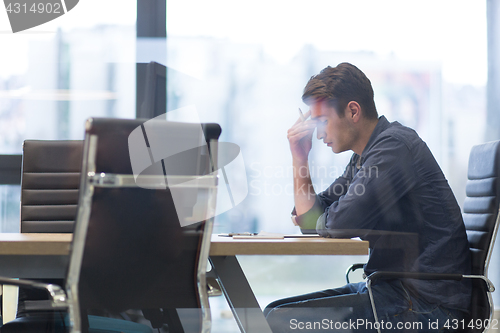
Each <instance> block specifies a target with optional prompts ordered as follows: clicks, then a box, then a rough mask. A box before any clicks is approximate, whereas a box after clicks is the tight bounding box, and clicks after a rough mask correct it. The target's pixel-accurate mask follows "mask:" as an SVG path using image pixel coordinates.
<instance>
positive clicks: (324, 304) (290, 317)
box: [264, 281, 465, 333]
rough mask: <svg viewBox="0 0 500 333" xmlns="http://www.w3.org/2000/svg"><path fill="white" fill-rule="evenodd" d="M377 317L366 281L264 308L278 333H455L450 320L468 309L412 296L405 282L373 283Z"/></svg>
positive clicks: (278, 302)
mask: <svg viewBox="0 0 500 333" xmlns="http://www.w3.org/2000/svg"><path fill="white" fill-rule="evenodd" d="M372 292H373V298H374V300H375V306H376V309H377V315H378V324H377V323H376V322H375V319H374V316H373V311H372V308H371V305H370V298H369V296H368V290H367V288H366V284H365V282H360V283H351V284H347V285H345V286H343V287H341V288H336V289H327V290H323V291H319V292H315V293H310V294H305V295H300V296H295V297H289V298H285V299H281V300H277V301H274V302H272V303H271V304H269V305H268V306H267V307H266V309H264V315H265V316H266V319H267V321H268V323H269V325H270V326H271V329H272V331H273V333H281V332H308V333H309V332H328V331H339V332H377V330H376V328H377V327H380V329H381V331H382V332H451V330H447V329H446V324H447V323H448V324H449V325H451V322H452V320H453V319H457V320H461V319H462V318H463V317H464V316H465V313H463V312H462V311H460V310H455V309H447V308H444V307H442V306H437V305H435V304H429V303H427V302H425V301H424V300H421V299H417V298H416V297H414V296H413V295H411V294H410V293H409V292H408V291H407V289H406V288H405V287H404V286H403V284H402V283H401V282H400V281H391V282H380V283H377V284H376V285H374V286H372Z"/></svg>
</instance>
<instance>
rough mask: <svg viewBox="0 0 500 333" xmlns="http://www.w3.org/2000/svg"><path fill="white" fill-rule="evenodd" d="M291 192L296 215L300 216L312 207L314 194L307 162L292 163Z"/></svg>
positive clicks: (314, 198) (314, 199)
mask: <svg viewBox="0 0 500 333" xmlns="http://www.w3.org/2000/svg"><path fill="white" fill-rule="evenodd" d="M293 192H294V200H295V211H296V213H297V215H302V214H304V213H306V212H307V211H309V210H310V209H311V208H312V207H313V205H314V202H315V201H316V192H314V188H313V185H312V181H311V176H310V174H309V165H308V162H307V161H305V162H304V161H295V160H294V161H293Z"/></svg>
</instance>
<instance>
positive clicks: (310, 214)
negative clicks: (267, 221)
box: [292, 154, 359, 230]
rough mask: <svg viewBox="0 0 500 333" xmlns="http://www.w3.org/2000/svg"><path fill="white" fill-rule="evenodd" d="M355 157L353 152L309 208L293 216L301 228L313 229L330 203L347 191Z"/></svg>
mask: <svg viewBox="0 0 500 333" xmlns="http://www.w3.org/2000/svg"><path fill="white" fill-rule="evenodd" d="M357 158H359V156H358V155H356V154H354V155H353V157H352V158H351V161H350V162H349V164H348V165H347V167H346V169H345V171H344V173H343V174H342V176H340V177H339V178H337V179H336V180H335V181H334V182H333V183H332V184H331V185H330V186H329V187H328V188H327V189H326V190H324V191H323V192H320V193H318V194H317V195H316V198H315V202H314V205H313V206H312V207H311V209H309V210H308V211H307V212H306V213H304V214H302V215H299V216H297V217H296V218H295V221H296V222H297V224H298V225H299V226H300V228H301V229H307V230H315V229H316V227H317V226H316V225H317V221H318V218H319V217H320V216H321V215H322V214H323V213H325V210H326V209H327V208H328V207H329V206H330V205H331V204H332V203H334V202H335V201H337V200H339V198H340V197H341V196H343V195H345V194H346V193H347V190H348V188H349V183H350V180H351V178H352V170H353V167H354V165H355V163H356V161H357ZM292 215H296V210H295V208H294V209H293V211H292Z"/></svg>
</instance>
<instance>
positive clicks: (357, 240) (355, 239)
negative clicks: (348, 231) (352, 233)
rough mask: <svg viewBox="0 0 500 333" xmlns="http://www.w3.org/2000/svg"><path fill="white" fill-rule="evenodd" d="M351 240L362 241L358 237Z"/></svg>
mask: <svg viewBox="0 0 500 333" xmlns="http://www.w3.org/2000/svg"><path fill="white" fill-rule="evenodd" d="M351 239H352V240H357V241H361V240H362V239H361V238H359V237H352V238H351Z"/></svg>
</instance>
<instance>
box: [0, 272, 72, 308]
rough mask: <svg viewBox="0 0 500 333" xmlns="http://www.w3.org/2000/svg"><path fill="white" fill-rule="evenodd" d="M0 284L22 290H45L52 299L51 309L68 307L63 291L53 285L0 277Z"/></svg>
mask: <svg viewBox="0 0 500 333" xmlns="http://www.w3.org/2000/svg"><path fill="white" fill-rule="evenodd" d="M0 284H2V285H3V284H6V285H12V286H18V287H24V288H33V289H45V290H46V291H47V293H48V294H49V296H50V298H51V299H52V307H53V308H66V307H68V303H67V297H66V293H65V292H64V290H63V289H62V288H61V287H59V286H58V285H55V284H49V283H41V282H35V281H30V280H18V279H11V278H5V277H0Z"/></svg>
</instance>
